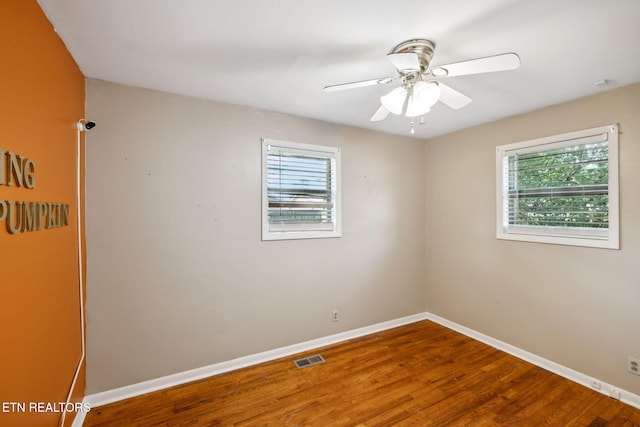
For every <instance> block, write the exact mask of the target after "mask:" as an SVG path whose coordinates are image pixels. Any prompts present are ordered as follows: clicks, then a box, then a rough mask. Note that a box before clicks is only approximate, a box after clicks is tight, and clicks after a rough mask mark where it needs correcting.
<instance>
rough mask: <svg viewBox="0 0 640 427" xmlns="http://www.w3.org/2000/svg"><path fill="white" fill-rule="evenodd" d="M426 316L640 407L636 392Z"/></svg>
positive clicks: (429, 315) (430, 318)
mask: <svg viewBox="0 0 640 427" xmlns="http://www.w3.org/2000/svg"><path fill="white" fill-rule="evenodd" d="M425 315H426V318H427V319H428V320H431V321H432V322H435V323H438V324H440V325H442V326H444V327H447V328H449V329H452V330H454V331H456V332H459V333H461V334H463V335H466V336H468V337H470V338H473V339H475V340H478V341H480V342H483V343H485V344H487V345H490V346H491V347H494V348H497V349H498V350H501V351H504V352H505V353H509V354H511V355H512V356H515V357H517V358H519V359H522V360H525V361H527V362H529V363H532V364H534V365H536V366H539V367H540V368H543V369H546V370H547V371H550V372H553V373H554V374H557V375H560V376H561V377H564V378H566V379H568V380H571V381H573V382H575V383H578V384H581V385H583V386H586V387H589V388H591V389H592V390H595V391H598V392H600V393H602V394H604V395H606V396H610V395H611V394H610V393H611V390H615V391H617V392H619V393H620V399H619V400H620V401H622V402H624V403H626V404H628V405H631V406H633V407H635V408H638V409H640V396H639V395H637V394H634V393H631V392H629V391H626V390H622V389H620V388H619V387H616V386H614V385H612V384H608V383H606V382H604V381H601V380H599V379H597V378H593V377H590V376H588V375H585V374H583V373H581V372H578V371H574V370H573V369H571V368H567V367H566V366H563V365H560V364H558V363H555V362H552V361H551V360H548V359H545V358H543V357H540V356H538V355H535V354H533V353H529V352H528V351H526V350H522V349H521V348H518V347H514V346H512V345H511V344H507V343H505V342H503V341H500V340H497V339H495V338H492V337H490V336H488V335H485V334H483V333H481V332H478V331H475V330H473V329H470V328H467V327H466V326H462V325H459V324H457V323H455V322H451V321H450V320H447V319H444V318H442V317H440V316H438V315H435V314H433V313H425ZM593 381H596V382H598V383H599V384H600V389H596V388H594V387H592V386H591V384H592V383H593Z"/></svg>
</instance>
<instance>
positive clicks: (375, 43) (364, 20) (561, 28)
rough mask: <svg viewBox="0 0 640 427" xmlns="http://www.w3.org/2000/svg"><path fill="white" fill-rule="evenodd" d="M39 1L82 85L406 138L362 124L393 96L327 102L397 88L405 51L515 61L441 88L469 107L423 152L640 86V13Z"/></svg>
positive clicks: (268, 1) (629, 2)
mask: <svg viewBox="0 0 640 427" xmlns="http://www.w3.org/2000/svg"><path fill="white" fill-rule="evenodd" d="M38 1H39V3H40V5H41V6H42V8H43V10H44V11H45V13H46V14H47V16H48V17H49V19H50V20H51V22H52V23H53V25H54V27H55V28H56V30H57V31H58V33H59V35H60V37H61V38H62V40H63V41H64V42H65V44H66V46H67V48H68V49H69V51H70V52H71V54H72V55H73V57H74V58H75V60H76V62H77V63H78V65H79V66H80V68H81V70H82V71H83V73H84V74H85V75H86V76H87V77H91V78H96V79H102V80H107V81H112V82H117V83H123V84H127V85H133V86H139V87H144V88H150V89H156V90H162V91H166V92H172V93H177V94H184V95H189V96H195V97H199V98H205V99H211V100H215V101H222V102H228V103H233V104H239V105H245V106H251V107H256V108H260V109H266V110H271V111H277V112H283V113H289V114H295V115H298V116H304V117H310V118H315V119H319V120H324V121H328V122H334V123H342V124H347V125H352V126H358V127H363V128H369V129H373V130H377V131H382V132H388V133H397V134H402V135H408V134H409V119H408V118H406V117H402V116H393V115H390V116H389V118H387V119H386V120H385V121H383V122H377V123H373V122H370V121H369V118H370V117H371V115H372V114H373V113H374V112H375V111H376V109H377V108H378V106H379V97H380V96H381V95H383V94H385V93H387V92H388V91H389V90H391V89H392V88H394V87H395V85H396V84H397V83H395V84H394V83H391V84H389V85H378V86H375V87H373V86H372V87H364V88H358V89H352V90H347V91H341V92H333V93H326V92H324V91H323V90H322V88H323V87H324V86H326V85H329V84H337V83H344V82H351V81H355V80H365V79H373V78H378V77H386V76H394V75H395V73H396V71H395V69H394V68H393V66H392V65H391V63H390V62H389V61H388V60H387V58H386V54H387V53H388V52H389V50H390V49H391V48H393V47H394V46H395V45H397V44H398V43H400V42H402V41H404V40H407V39H412V38H427V39H429V40H432V41H433V42H435V43H436V53H435V55H434V58H433V60H432V65H437V64H445V63H449V62H457V61H462V60H467V59H472V58H478V57H485V56H489V55H495V54H500V53H505V52H516V53H517V54H518V55H520V58H521V61H522V65H521V67H520V68H519V69H518V70H515V71H505V72H499V73H489V74H481V75H473V76H459V77H451V78H448V79H446V83H447V84H448V85H449V86H451V87H453V88H455V89H457V90H458V91H461V92H463V93H464V94H466V95H468V96H470V97H471V98H472V99H473V102H472V103H471V104H470V105H468V106H466V107H465V108H463V109H461V110H457V111H455V110H452V109H450V108H448V107H447V106H445V105H443V104H441V103H438V104H437V105H436V106H435V107H434V108H433V109H432V111H431V112H430V113H429V114H428V115H427V116H426V119H427V122H426V124H425V125H422V126H418V127H417V128H416V134H415V136H416V137H419V138H428V137H433V136H436V135H441V134H445V133H449V132H452V131H455V130H458V129H462V128H466V127H469V126H473V125H477V124H480V123H485V122H489V121H493V120H496V119H499V118H502V117H507V116H511V115H514V114H519V113H523V112H526V111H531V110H533V109H537V108H540V107H544V106H547V105H552V104H557V103H560V102H564V101H567V100H571V99H576V98H580V97H584V96H587V95H591V94H595V93H598V92H602V91H605V90H610V89H612V88H615V87H620V86H624V85H627V84H630V83H634V82H638V81H640V48H639V44H640V0H606V1H605V0H535V1H533V0H441V1H432V0H396V1H390V0H386V1H381V0H366V1H365V0H325V1H318V0H314V1H309V0H38ZM603 79H606V80H609V81H610V84H609V85H607V86H605V87H598V86H596V85H595V82H597V81H600V80H603Z"/></svg>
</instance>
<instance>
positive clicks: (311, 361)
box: [293, 354, 324, 369]
mask: <svg viewBox="0 0 640 427" xmlns="http://www.w3.org/2000/svg"><path fill="white" fill-rule="evenodd" d="M322 362H324V359H323V358H322V356H320V355H319V354H316V355H315V356H309V357H305V358H304V359H298V360H294V361H293V363H295V365H296V366H297V367H298V369H301V368H306V367H307V366H311V365H317V364H318V363H322Z"/></svg>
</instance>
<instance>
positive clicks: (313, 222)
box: [262, 139, 340, 240]
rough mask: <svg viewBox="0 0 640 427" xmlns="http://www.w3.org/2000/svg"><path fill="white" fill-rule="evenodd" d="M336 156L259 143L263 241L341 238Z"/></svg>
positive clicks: (312, 149)
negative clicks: (261, 165)
mask: <svg viewBox="0 0 640 427" xmlns="http://www.w3.org/2000/svg"><path fill="white" fill-rule="evenodd" d="M339 154H340V151H339V150H338V149H336V148H332V147H324V146H317V145H309V144H299V143H292V142H286V141H276V140H268V139H265V140H263V233H262V234H263V240H273V239H295V238H315V237H338V236H339V202H338V200H339V198H338V190H339V159H340V157H339Z"/></svg>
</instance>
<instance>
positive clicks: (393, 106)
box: [380, 86, 408, 115]
mask: <svg viewBox="0 0 640 427" xmlns="http://www.w3.org/2000/svg"><path fill="white" fill-rule="evenodd" d="M407 94H408V92H407V89H405V88H404V87H403V86H400V87H397V88H395V89H394V90H392V91H391V92H389V93H388V94H386V95H383V96H381V97H380V103H381V104H382V106H383V107H384V108H386V109H387V110H388V111H389V112H390V113H393V114H396V115H400V114H402V109H403V108H404V102H405V101H406V99H407Z"/></svg>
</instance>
